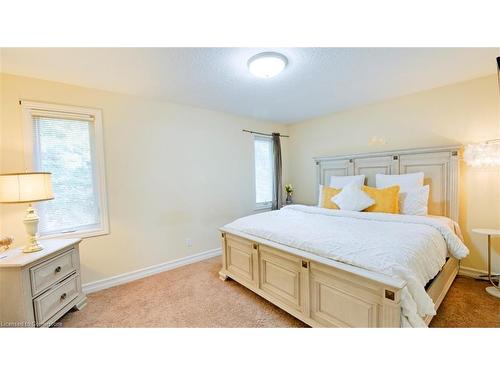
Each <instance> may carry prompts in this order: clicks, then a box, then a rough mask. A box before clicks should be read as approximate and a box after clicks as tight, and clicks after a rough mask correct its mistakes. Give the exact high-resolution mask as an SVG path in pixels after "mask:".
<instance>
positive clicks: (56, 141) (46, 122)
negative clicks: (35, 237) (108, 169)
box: [22, 102, 109, 237]
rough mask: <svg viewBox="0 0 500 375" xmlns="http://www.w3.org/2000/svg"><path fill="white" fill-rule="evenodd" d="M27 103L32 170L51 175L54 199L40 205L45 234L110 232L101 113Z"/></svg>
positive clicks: (25, 104) (39, 211) (41, 226)
mask: <svg viewBox="0 0 500 375" xmlns="http://www.w3.org/2000/svg"><path fill="white" fill-rule="evenodd" d="M22 105H23V109H24V114H25V122H26V125H27V126H26V128H27V130H28V132H27V133H28V134H30V138H31V139H28V140H27V144H28V145H29V150H27V151H28V152H30V151H31V155H32V158H31V159H32V161H33V169H34V170H36V171H46V172H51V173H52V185H53V190H54V199H53V200H50V201H46V202H40V203H39V204H38V207H37V209H38V215H39V216H40V226H39V232H40V235H41V236H42V237H43V236H61V235H71V236H75V235H78V236H82V237H90V236H96V235H101V234H107V233H108V232H109V231H108V218H107V208H106V200H105V184H104V157H103V148H102V134H101V116H100V111H98V110H92V109H83V108H77V107H67V106H56V105H49V104H41V103H31V102H29V103H27V102H22Z"/></svg>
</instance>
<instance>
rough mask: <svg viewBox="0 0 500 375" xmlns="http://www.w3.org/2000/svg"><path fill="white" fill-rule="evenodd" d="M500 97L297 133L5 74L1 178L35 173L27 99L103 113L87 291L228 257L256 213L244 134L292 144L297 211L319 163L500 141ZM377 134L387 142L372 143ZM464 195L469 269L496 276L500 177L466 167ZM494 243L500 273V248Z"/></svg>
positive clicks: (459, 99) (448, 99) (454, 97)
mask: <svg viewBox="0 0 500 375" xmlns="http://www.w3.org/2000/svg"><path fill="white" fill-rule="evenodd" d="M497 90H498V88H497V86H496V79H495V76H489V77H485V78H480V79H477V80H473V81H469V82H465V83H461V84H457V85H453V86H447V87H443V88H439V89H435V90H431V91H427V92H422V93H419V94H415V95H410V96H405V97H401V98H398V99H394V100H390V101H386V102H383V103H378V104H374V105H370V106H365V107H362V108H358V109H353V110H350V111H345V112H341V113H336V114H332V115H329V116H325V117H321V118H317V119H312V120H309V121H306V122H303V123H300V124H295V125H292V126H289V127H286V126H283V125H276V124H272V123H265V122H261V121H256V120H251V119H247V118H242V117H237V116H232V115H228V114H224V113H218V112H214V111H208V110H202V109H198V108H194V107H188V106H181V105H176V104H173V103H170V102H166V101H158V100H151V99H145V98H139V97H134V96H127V95H120V94H115V93H110V92H105V91H99V90H93V89H86V88H81V87H76V86H71V85H66V84H60V83H55V82H49V81H43V80H36V79H31V78H25V77H18V76H12V75H5V74H4V75H1V74H0V120H1V126H0V142H1V152H0V165H1V172H3V173H7V172H13V171H18V170H22V169H23V168H24V166H23V159H22V150H23V140H22V130H21V112H20V107H19V105H18V100H19V99H20V98H21V99H28V100H34V101H45V102H53V103H59V104H68V105H77V106H87V107H93V108H101V109H102V111H103V127H104V141H105V142H104V143H105V144H104V146H105V158H106V178H107V184H108V204H109V214H110V227H111V234H110V235H107V236H101V237H96V238H90V239H87V240H85V241H84V243H83V246H82V252H81V259H82V266H83V281H84V282H91V281H96V280H100V279H103V278H106V277H110V276H114V275H118V274H121V273H124V272H129V271H133V270H137V269H140V268H143V267H147V266H150V265H155V264H158V263H162V262H166V261H169V260H173V259H178V258H182V257H184V256H187V255H190V254H195V253H198V252H200V251H204V250H209V249H213V248H216V247H218V246H219V237H218V234H217V227H219V226H220V225H223V224H224V223H227V222H229V221H231V220H232V219H234V218H236V217H239V216H242V215H247V214H251V213H253V196H254V190H253V159H252V158H253V151H252V147H253V145H252V141H251V140H252V138H251V136H250V135H249V134H245V133H242V132H241V129H243V128H251V129H255V130H261V131H265V132H270V131H280V132H282V133H287V132H288V133H289V134H290V135H291V138H290V139H288V140H287V139H284V140H283V153H284V155H283V158H284V169H285V176H284V182H285V183H287V182H291V183H293V184H294V187H295V190H296V192H295V196H294V199H295V201H297V202H303V203H314V196H315V182H316V176H315V166H314V163H313V161H312V158H313V157H314V156H330V155H340V154H344V153H351V152H370V151H383V150H391V149H400V148H412V147H425V146H439V145H448V144H457V143H464V144H465V143H468V142H475V141H482V140H485V139H489V138H499V137H500V121H499V98H498V91H497ZM372 136H377V137H381V138H384V139H385V140H386V141H387V144H385V145H369V139H370V138H371V137H372ZM287 142H288V144H287ZM287 172H288V173H287ZM287 176H288V178H287ZM461 188H462V192H461V215H460V216H461V218H460V224H461V226H462V228H463V230H464V232H465V238H466V243H467V245H468V246H469V247H470V249H471V253H472V254H471V256H470V257H469V258H467V259H466V260H465V261H464V262H463V264H464V265H465V266H467V267H472V268H476V269H485V260H486V252H485V246H486V242H485V239H484V238H483V237H480V236H477V235H474V234H472V233H471V229H472V228H475V227H497V228H498V227H500V170H499V169H496V170H481V169H471V168H467V167H463V168H462V183H461ZM0 210H1V213H2V215H0V233H1V234H10V235H14V236H15V237H16V240H17V241H16V242H17V244H20V243H22V242H23V239H24V228H23V225H22V223H21V219H22V216H23V211H24V207H23V205H16V206H7V205H0ZM186 238H191V239H192V240H193V247H191V248H188V247H187V246H186V244H185V240H186ZM493 244H494V247H495V248H496V249H497V252H496V253H495V254H494V256H495V258H496V260H495V268H496V270H497V271H500V241H499V239H496V240H495V241H494V243H493Z"/></svg>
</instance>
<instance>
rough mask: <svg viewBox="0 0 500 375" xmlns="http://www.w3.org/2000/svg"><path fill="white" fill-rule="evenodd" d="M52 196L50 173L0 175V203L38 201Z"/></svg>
mask: <svg viewBox="0 0 500 375" xmlns="http://www.w3.org/2000/svg"><path fill="white" fill-rule="evenodd" d="M53 198H54V194H53V193H52V174H51V173H48V172H31V173H11V174H2V175H0V203H24V202H38V201H45V200H49V199H53Z"/></svg>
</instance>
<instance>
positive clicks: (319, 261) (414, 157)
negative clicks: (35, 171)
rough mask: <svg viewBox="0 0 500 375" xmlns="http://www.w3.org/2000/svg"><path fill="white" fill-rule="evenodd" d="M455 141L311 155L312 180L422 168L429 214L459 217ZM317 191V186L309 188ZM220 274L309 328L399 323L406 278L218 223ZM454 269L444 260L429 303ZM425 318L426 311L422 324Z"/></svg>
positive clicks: (441, 293) (370, 178)
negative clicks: (314, 177) (314, 175)
mask: <svg viewBox="0 0 500 375" xmlns="http://www.w3.org/2000/svg"><path fill="white" fill-rule="evenodd" d="M459 158H460V146H447V147H436V148H425V149H411V150H398V151H392V152H380V153H370V154H354V155H344V156H336V157H320V158H315V159H314V160H315V163H316V165H317V171H318V174H317V176H318V180H317V184H316V187H317V186H318V184H328V183H329V179H330V176H333V175H337V176H348V175H357V174H364V175H366V177H367V184H368V185H371V186H374V185H375V174H376V173H385V174H400V173H412V172H424V175H425V179H424V181H425V184H429V185H430V195H429V214H432V215H441V216H447V217H450V218H451V219H453V220H455V221H458V187H459ZM316 190H317V191H318V190H319V189H316ZM221 236H222V269H221V270H220V272H219V275H220V278H221V279H222V280H226V279H227V278H231V279H233V280H235V281H236V282H238V283H240V284H242V285H244V286H245V287H247V288H249V289H250V290H252V291H254V292H255V293H257V294H258V295H260V296H262V297H263V298H265V299H266V300H268V301H270V302H271V303H273V304H275V305H276V306H278V307H280V308H282V309H283V310H285V311H287V312H288V313H290V314H291V315H293V316H295V317H296V318H298V319H300V320H301V321H303V322H305V323H306V324H308V325H310V326H312V327H400V326H401V305H400V299H401V290H402V288H404V287H405V285H406V282H405V281H403V280H400V279H396V278H392V277H389V276H386V275H383V274H380V273H377V272H372V271H368V270H365V269H362V268H358V267H354V266H350V265H348V264H344V263H341V262H337V261H334V260H331V259H327V258H324V257H320V256H317V255H315V254H311V253H308V252H305V251H302V250H299V249H296V248H293V247H289V246H285V245H282V244H279V243H276V242H272V241H268V240H265V239H262V238H259V237H254V236H251V235H248V234H245V233H241V232H238V231H232V230H227V229H221ZM457 273H458V261H457V260H456V259H454V258H453V257H450V258H448V260H447V262H446V264H445V265H444V267H443V268H442V270H441V272H440V273H439V274H438V275H437V276H436V277H435V278H434V279H433V281H432V282H431V283H430V285H429V286H428V288H427V293H428V294H429V296H430V297H431V298H432V300H433V301H434V304H435V306H436V309H437V308H438V307H439V305H440V304H441V302H442V300H443V298H444V297H445V295H446V293H447V292H448V290H449V288H450V286H451V284H452V283H453V280H454V279H455V277H456V275H457ZM431 319H432V316H427V317H426V319H425V322H426V324H429V323H430V321H431Z"/></svg>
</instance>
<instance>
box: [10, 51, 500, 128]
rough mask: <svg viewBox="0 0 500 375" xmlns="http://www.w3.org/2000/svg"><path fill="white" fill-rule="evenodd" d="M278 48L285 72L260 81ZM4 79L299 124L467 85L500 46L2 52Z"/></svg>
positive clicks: (489, 67) (490, 66) (485, 70)
mask: <svg viewBox="0 0 500 375" xmlns="http://www.w3.org/2000/svg"><path fill="white" fill-rule="evenodd" d="M267 50H273V51H278V52H281V53H283V54H284V55H286V57H287V58H288V61H289V65H288V66H287V68H286V69H285V70H284V72H283V73H282V74H280V75H278V76H276V77H274V78H271V79H268V80H265V79H258V78H256V77H254V76H252V75H251V74H250V73H249V72H248V69H247V61H248V59H249V58H250V57H251V56H253V55H254V54H256V53H259V52H263V51H267ZM0 52H1V55H0V59H1V60H0V68H1V70H2V71H3V72H6V73H11V74H18V75H24V76H30V77H36V78H42V79H47V80H53V81H60V82H65V83H71V84H75V85H80V86H85V87H92V88H98V89H103V90H109V91H115V92H122V93H127V94H133V95H140V96H147V97H155V98H163V99H168V100H171V101H173V102H176V103H181V104H188V105H192V106H197V107H202V108H208V109H212V110H217V111H223V112H229V113H233V114H237V115H242V116H250V117H255V118H259V119H264V120H270V121H276V122H282V123H294V122H299V121H302V120H305V119H308V118H311V117H316V116H320V115H324V114H327V113H331V112H336V111H341V110H345V109H348V108H352V107H356V106H361V105H365V104H369V103H373V102H377V101H381V100H385V99H389V98H394V97H398V96H402V95H406V94H410V93H414V92H418V91H423V90H427V89H431V88H434V87H439V86H444V85H448V84H451V83H455V82H459V81H465V80H469V79H473V78H477V77H481V76H485V75H489V74H494V73H495V69H496V62H495V57H496V56H497V55H499V54H500V49H498V48H272V49H269V48H3V49H1V51H0Z"/></svg>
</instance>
